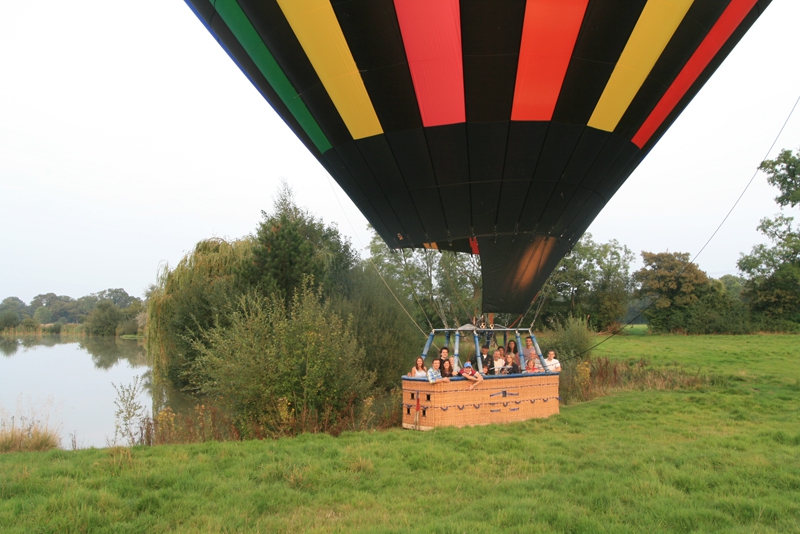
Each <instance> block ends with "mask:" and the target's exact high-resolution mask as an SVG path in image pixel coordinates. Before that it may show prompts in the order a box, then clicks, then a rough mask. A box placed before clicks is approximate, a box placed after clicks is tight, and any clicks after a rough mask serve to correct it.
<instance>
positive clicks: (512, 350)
mask: <svg viewBox="0 0 800 534" xmlns="http://www.w3.org/2000/svg"><path fill="white" fill-rule="evenodd" d="M506 354H508V355H509V356H510V355H512V354H513V355H514V359H515V360H519V350H517V342H516V341H514V340H513V339H511V340H509V342H508V345H506Z"/></svg>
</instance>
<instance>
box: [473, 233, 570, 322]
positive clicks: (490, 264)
mask: <svg viewBox="0 0 800 534" xmlns="http://www.w3.org/2000/svg"><path fill="white" fill-rule="evenodd" d="M478 246H479V247H480V251H481V271H482V273H483V311H485V312H508V313H524V312H525V311H527V309H528V307H529V306H530V304H531V301H532V300H533V297H534V296H535V294H536V292H538V291H539V289H541V287H542V285H544V282H545V281H546V280H547V277H548V276H549V274H550V272H552V269H554V268H555V266H556V265H557V264H558V262H559V260H560V259H561V257H562V256H563V254H564V253H565V252H566V251H567V249H568V248H569V243H567V242H566V241H560V240H558V239H556V238H553V237H550V238H547V237H545V236H542V235H538V234H537V235H535V236H533V239H531V238H530V236H524V237H520V236H518V237H517V238H516V239H515V238H513V237H511V236H498V237H497V238H496V239H494V238H491V237H487V238H480V237H479V238H478Z"/></svg>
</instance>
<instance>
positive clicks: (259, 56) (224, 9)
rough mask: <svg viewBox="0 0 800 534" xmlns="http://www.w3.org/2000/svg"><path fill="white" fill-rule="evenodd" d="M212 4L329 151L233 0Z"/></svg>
mask: <svg viewBox="0 0 800 534" xmlns="http://www.w3.org/2000/svg"><path fill="white" fill-rule="evenodd" d="M212 5H214V8H215V9H216V10H217V13H219V15H220V16H221V17H222V20H223V21H225V24H226V25H227V26H228V28H230V30H231V32H233V34H234V35H235V36H236V39H237V40H238V41H239V43H241V45H242V48H244V49H245V50H246V51H247V53H248V54H249V55H250V58H251V59H252V60H253V62H254V63H255V64H256V65H257V66H258V69H259V70H260V71H261V74H263V75H264V78H266V79H267V81H268V82H269V84H270V85H271V86H272V88H273V89H275V92H276V93H277V94H278V96H280V98H281V100H282V101H283V103H284V104H285V105H286V107H287V108H289V111H290V112H291V113H292V115H294V118H295V119H297V122H298V123H300V126H301V127H302V128H303V130H305V132H306V134H308V136H309V137H310V138H311V141H312V142H313V143H314V145H315V146H316V147H317V149H319V151H320V152H325V151H326V150H329V149H330V148H331V143H330V141H328V138H327V137H325V134H324V133H322V130H321V129H320V127H319V124H317V121H316V120H314V117H313V116H312V115H311V112H310V111H309V110H308V108H307V107H306V105H305V103H304V102H303V100H302V99H301V98H300V95H298V94H297V91H296V90H295V88H294V86H292V84H291V82H290V81H289V79H288V78H287V77H286V75H285V74H284V73H283V71H282V70H281V68H280V67H279V66H278V63H277V62H276V61H275V58H273V57H272V54H271V53H270V51H269V50H268V49H267V47H266V45H265V44H264V42H263V41H262V40H261V37H260V36H259V35H258V32H256V30H255V28H253V25H252V24H251V23H250V20H249V19H248V18H247V15H245V14H244V12H243V11H242V9H241V8H240V7H239V4H237V3H236V0H216V1H215V2H212Z"/></svg>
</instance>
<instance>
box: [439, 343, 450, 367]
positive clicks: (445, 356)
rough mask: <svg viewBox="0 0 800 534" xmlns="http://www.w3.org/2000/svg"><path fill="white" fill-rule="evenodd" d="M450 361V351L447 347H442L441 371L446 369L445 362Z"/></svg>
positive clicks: (440, 357) (440, 356) (440, 355)
mask: <svg viewBox="0 0 800 534" xmlns="http://www.w3.org/2000/svg"><path fill="white" fill-rule="evenodd" d="M449 359H450V349H448V348H447V347H442V349H441V350H440V351H439V363H440V364H441V367H440V369H444V361H445V360H449Z"/></svg>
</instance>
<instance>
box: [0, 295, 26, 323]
mask: <svg viewBox="0 0 800 534" xmlns="http://www.w3.org/2000/svg"><path fill="white" fill-rule="evenodd" d="M7 310H10V311H13V312H14V313H16V314H17V316H18V317H19V318H20V319H21V318H22V317H24V316H26V315H30V313H31V312H30V308H29V307H28V306H27V305H26V304H25V302H24V301H22V300H21V299H19V298H17V297H6V298H4V299H3V302H0V313H2V312H4V311H7Z"/></svg>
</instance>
